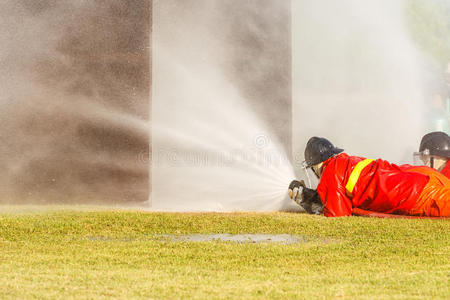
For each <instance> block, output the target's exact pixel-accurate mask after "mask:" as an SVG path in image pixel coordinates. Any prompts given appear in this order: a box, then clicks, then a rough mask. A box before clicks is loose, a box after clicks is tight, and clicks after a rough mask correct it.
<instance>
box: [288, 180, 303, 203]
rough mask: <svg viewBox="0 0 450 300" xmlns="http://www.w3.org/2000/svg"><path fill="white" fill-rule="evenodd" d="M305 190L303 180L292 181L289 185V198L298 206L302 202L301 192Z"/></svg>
mask: <svg viewBox="0 0 450 300" xmlns="http://www.w3.org/2000/svg"><path fill="white" fill-rule="evenodd" d="M305 188H306V185H305V182H304V181H303V180H301V181H298V180H293V181H292V182H291V184H290V185H289V197H290V198H291V199H292V200H294V201H295V202H297V203H298V204H300V203H301V202H302V200H303V190H304V189H305Z"/></svg>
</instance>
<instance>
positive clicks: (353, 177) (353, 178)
mask: <svg viewBox="0 0 450 300" xmlns="http://www.w3.org/2000/svg"><path fill="white" fill-rule="evenodd" d="M373 161H374V160H373V159H370V158H366V159H365V160H362V161H360V162H359V163H357V164H356V166H355V168H354V169H353V171H352V174H350V177H349V178H348V181H347V185H346V186H345V190H346V191H347V195H348V196H352V195H353V189H354V188H355V185H356V183H357V182H358V179H359V175H361V172H362V170H363V169H364V168H365V167H367V165H368V164H370V163H371V162H373Z"/></svg>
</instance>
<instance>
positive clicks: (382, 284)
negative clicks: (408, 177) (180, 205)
mask: <svg viewBox="0 0 450 300" xmlns="http://www.w3.org/2000/svg"><path fill="white" fill-rule="evenodd" d="M187 233H289V234H293V235H300V236H303V237H305V238H306V242H305V243H299V244H290V245H285V244H273V243H272V244H244V243H241V244H240V243H230V242H168V241H164V240H161V239H160V238H158V236H157V235H158V234H187ZM0 261H1V264H0V298H2V299H5V298H11V299H12V298H39V299H41V298H59V299H61V298H64V299H71V298H91V299H99V298H100V299H101V298H110V297H112V298H122V299H125V298H147V299H148V298H155V299H193V298H194V299H195V298H197V299H209V298H227V299H229V298H245V299H253V298H254V299H268V298H270V299H272V298H273V299H286V298H288V299H302V298H303V299H309V298H348V299H349V298H360V299H368V298H371V299H391V298H392V299H419V298H427V299H429V298H436V299H439V298H440V299H448V298H449V296H450V280H449V279H450V221H449V220H406V219H372V218H358V217H349V218H336V219H332V218H325V217H320V216H309V215H305V214H295V213H232V214H165V213H146V212H138V211H125V210H116V211H107V210H98V209H89V208H87V209H82V210H78V209H77V210H75V209H74V210H68V209H67V208H66V209H56V210H55V209H53V210H36V211H35V210H33V209H28V210H23V209H3V213H0Z"/></svg>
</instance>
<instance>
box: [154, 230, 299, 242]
mask: <svg viewBox="0 0 450 300" xmlns="http://www.w3.org/2000/svg"><path fill="white" fill-rule="evenodd" d="M161 238H162V239H164V240H168V241H172V242H214V241H217V242H234V243H250V244H252V243H253V244H255V243H280V244H298V243H306V242H307V240H306V238H305V237H303V236H296V235H290V234H226V233H216V234H187V235H167V234H166V235H161Z"/></svg>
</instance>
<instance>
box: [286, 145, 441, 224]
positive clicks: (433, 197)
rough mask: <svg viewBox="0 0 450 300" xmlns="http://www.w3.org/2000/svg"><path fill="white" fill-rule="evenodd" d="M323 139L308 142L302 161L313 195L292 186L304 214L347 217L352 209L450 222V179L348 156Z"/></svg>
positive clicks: (425, 170) (421, 169) (428, 170)
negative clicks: (313, 178) (316, 182)
mask: <svg viewBox="0 0 450 300" xmlns="http://www.w3.org/2000/svg"><path fill="white" fill-rule="evenodd" d="M343 151H344V150H342V149H339V148H336V147H334V146H333V144H332V143H331V142H329V141H328V140H327V139H325V138H318V137H312V138H311V139H310V140H309V141H308V144H307V145H306V149H305V161H306V164H307V167H308V168H312V170H313V172H314V174H315V175H316V176H317V177H318V178H319V180H320V181H319V185H318V186H317V190H313V189H309V188H307V187H305V185H304V183H303V182H300V181H296V180H294V181H292V182H291V184H290V186H289V195H290V197H291V198H292V199H294V200H295V201H296V202H297V203H298V204H300V205H301V206H302V207H303V208H304V209H305V210H306V211H307V212H308V213H312V214H321V213H322V212H323V213H324V215H325V216H327V217H340V216H350V215H351V214H352V211H355V209H362V210H365V211H369V212H376V213H384V214H397V215H409V216H427V217H448V216H450V179H448V178H447V177H445V176H444V175H442V174H441V173H439V172H438V171H436V170H435V169H432V168H429V167H426V166H411V165H400V166H398V165H394V164H391V163H389V162H387V161H385V160H381V159H377V160H372V159H366V158H362V157H358V156H349V155H347V154H345V153H343Z"/></svg>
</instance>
